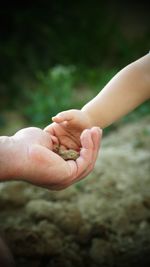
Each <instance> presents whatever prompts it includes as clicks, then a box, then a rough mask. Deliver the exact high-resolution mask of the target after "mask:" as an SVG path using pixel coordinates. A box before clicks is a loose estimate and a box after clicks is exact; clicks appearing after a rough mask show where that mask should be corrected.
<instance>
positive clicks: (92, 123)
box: [81, 107, 97, 128]
mask: <svg viewBox="0 0 150 267" xmlns="http://www.w3.org/2000/svg"><path fill="white" fill-rule="evenodd" d="M81 111H82V113H83V114H84V117H85V119H86V122H87V124H88V125H89V127H88V128H92V127H93V126H97V125H96V124H95V121H94V119H93V117H92V115H91V114H90V112H89V111H88V110H87V109H86V108H84V107H83V108H82V109H81Z"/></svg>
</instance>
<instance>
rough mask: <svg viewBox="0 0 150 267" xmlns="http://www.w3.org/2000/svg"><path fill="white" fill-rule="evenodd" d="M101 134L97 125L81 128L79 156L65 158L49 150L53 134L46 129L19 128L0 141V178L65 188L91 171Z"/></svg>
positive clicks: (57, 188)
mask: <svg viewBox="0 0 150 267" xmlns="http://www.w3.org/2000/svg"><path fill="white" fill-rule="evenodd" d="M100 137H101V130H100V129H99V128H97V127H93V128H91V129H86V130H84V131H83V133H82V134H81V137H80V140H81V150H80V156H79V158H78V159H77V160H76V161H74V160H68V161H65V160H63V159H62V158H61V157H60V156H58V155H57V154H56V153H54V152H53V151H52V149H53V142H52V137H51V135H50V134H49V133H48V132H45V131H43V130H41V129H39V128H34V127H31V128H25V129H22V130H20V131H18V132H17V133H16V134H15V135H14V136H12V137H8V138H6V140H5V142H3V149H2V150H1V151H2V153H3V162H2V163H4V164H3V165H2V166H5V167H4V168H3V171H2V172H1V174H0V179H1V180H2V179H3V178H5V180H7V179H8V177H10V179H11V180H14V179H15V180H25V181H27V182H30V183H32V184H35V185H38V186H42V187H45V188H48V189H51V190H60V189H64V188H66V187H68V186H70V185H71V184H73V183H75V182H77V181H79V180H80V179H82V178H83V177H85V176H87V175H88V174H89V173H90V172H91V171H92V170H93V168H94V165H95V161H96V158H97V154H98V151H99V146H100V139H101V138H100ZM6 144H7V146H6ZM0 154H1V153H0ZM0 158H1V155H0ZM0 164H1V163H0ZM3 174H4V175H3Z"/></svg>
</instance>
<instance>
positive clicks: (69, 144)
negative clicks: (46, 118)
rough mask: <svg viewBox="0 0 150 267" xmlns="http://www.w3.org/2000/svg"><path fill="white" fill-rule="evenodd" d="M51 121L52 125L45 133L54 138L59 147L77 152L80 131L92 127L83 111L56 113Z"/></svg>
mask: <svg viewBox="0 0 150 267" xmlns="http://www.w3.org/2000/svg"><path fill="white" fill-rule="evenodd" d="M52 120H53V122H54V123H52V124H51V125H49V126H47V127H46V128H45V131H47V132H49V133H50V134H52V135H54V136H56V137H57V140H58V142H59V145H60V146H61V147H62V148H66V149H68V148H71V149H75V150H79V149H80V147H81V143H80V135H81V133H82V131H83V130H84V129H88V128H91V127H92V126H93V125H92V123H91V122H90V119H89V118H88V116H87V115H86V114H85V113H84V112H83V111H81V110H76V109H71V110H67V111H63V112H61V113H58V114H57V115H56V116H55V117H53V118H52Z"/></svg>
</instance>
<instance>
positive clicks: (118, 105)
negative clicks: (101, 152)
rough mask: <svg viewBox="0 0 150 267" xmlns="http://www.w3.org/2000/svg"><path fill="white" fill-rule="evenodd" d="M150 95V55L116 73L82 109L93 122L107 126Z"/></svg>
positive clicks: (102, 126) (93, 123)
mask: <svg viewBox="0 0 150 267" xmlns="http://www.w3.org/2000/svg"><path fill="white" fill-rule="evenodd" d="M149 97H150V54H147V55H146V56H144V57H142V58H140V59H139V60H137V61H135V62H133V63H132V64H130V65H128V66H127V67H125V68H124V69H122V70H121V71H120V72H119V73H118V74H117V75H115V76H114V77H113V78H112V79H111V81H110V82H109V83H108V84H107V85H106V86H105V87H104V89H103V90H102V91H101V92H100V93H99V94H98V95H97V96H96V97H95V98H94V99H93V100H92V101H90V102H89V103H87V104H86V105H85V106H84V107H83V108H82V111H83V112H84V113H85V114H86V116H87V115H88V117H89V118H90V121H91V122H92V125H96V126H100V127H101V128H105V127H106V126H108V125H110V124H111V123H113V122H114V121H116V120H118V119H119V118H121V117H122V116H124V115H126V114H127V113H129V112H130V111H132V110H133V109H135V108H136V107H137V106H139V105H140V104H141V103H143V102H144V101H146V100H147V99H148V98H149Z"/></svg>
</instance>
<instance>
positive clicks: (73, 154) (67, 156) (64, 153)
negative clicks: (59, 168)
mask: <svg viewBox="0 0 150 267" xmlns="http://www.w3.org/2000/svg"><path fill="white" fill-rule="evenodd" d="M54 152H55V153H57V154H58V155H59V156H61V157H62V158H63V159H64V160H71V159H72V160H76V159H77V158H78V157H79V155H80V153H79V152H77V151H76V150H74V149H66V150H64V149H61V148H60V147H59V146H58V145H55V147H54Z"/></svg>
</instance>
